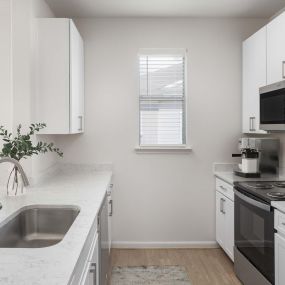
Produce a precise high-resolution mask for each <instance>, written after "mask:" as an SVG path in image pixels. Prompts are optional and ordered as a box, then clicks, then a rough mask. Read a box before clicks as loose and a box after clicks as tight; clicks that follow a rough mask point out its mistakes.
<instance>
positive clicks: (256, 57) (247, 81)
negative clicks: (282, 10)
mask: <svg viewBox="0 0 285 285" xmlns="http://www.w3.org/2000/svg"><path fill="white" fill-rule="evenodd" d="M242 76H243V86H242V88H243V89H242V129H243V133H265V132H264V131H261V130H259V120H260V119H259V88H260V87H262V86H265V85H266V27H264V28H262V29H261V30H259V31H258V32H256V33H255V34H254V35H252V36H251V37H250V38H248V39H247V40H246V41H244V42H243V75H242Z"/></svg>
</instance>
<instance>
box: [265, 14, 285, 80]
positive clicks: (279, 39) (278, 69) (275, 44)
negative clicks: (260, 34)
mask: <svg viewBox="0 0 285 285" xmlns="http://www.w3.org/2000/svg"><path fill="white" fill-rule="evenodd" d="M284 31H285V12H283V13H282V14H281V15H279V16H278V17H276V18H275V19H273V20H272V21H271V22H270V23H269V24H268V25H267V84H272V83H275V82H278V81H281V80H284V72H285V70H283V68H284V61H285V36H284Z"/></svg>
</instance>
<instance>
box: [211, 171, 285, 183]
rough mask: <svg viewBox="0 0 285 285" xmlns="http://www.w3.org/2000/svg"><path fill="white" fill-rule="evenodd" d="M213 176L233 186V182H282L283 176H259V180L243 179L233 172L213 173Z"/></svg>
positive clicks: (284, 176)
mask: <svg viewBox="0 0 285 285" xmlns="http://www.w3.org/2000/svg"><path fill="white" fill-rule="evenodd" d="M214 175H215V176H216V177H218V178H220V179H222V180H224V181H225V182H228V183H230V184H232V185H233V184H234V182H244V181H281V180H282V181H284V180H285V175H284V174H283V173H282V174H279V175H268V174H267V175H261V177H260V178H244V177H240V176H237V175H235V174H234V173H233V171H215V172H214Z"/></svg>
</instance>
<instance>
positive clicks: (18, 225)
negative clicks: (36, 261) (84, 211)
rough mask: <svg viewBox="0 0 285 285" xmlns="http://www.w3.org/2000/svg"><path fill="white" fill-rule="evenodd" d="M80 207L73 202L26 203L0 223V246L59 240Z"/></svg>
mask: <svg viewBox="0 0 285 285" xmlns="http://www.w3.org/2000/svg"><path fill="white" fill-rule="evenodd" d="M79 212H80V210H79V208H78V207H75V206H43V205H42V206H29V207H24V208H22V209H20V210H19V211H18V212H17V213H16V214H15V215H12V216H11V217H9V218H8V219H7V220H6V221H4V222H3V223H2V224H1V225H0V248H40V247H48V246H51V245H54V244H57V243H58V242H60V241H61V240H62V239H63V238H64V236H65V234H66V233H67V232H68V230H69V229H70V227H71V225H72V224H73V222H74V220H75V219H76V217H77V216H78V214H79Z"/></svg>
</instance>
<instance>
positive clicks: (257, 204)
mask: <svg viewBox="0 0 285 285" xmlns="http://www.w3.org/2000/svg"><path fill="white" fill-rule="evenodd" d="M234 192H235V195H237V196H238V197H239V198H240V199H242V200H243V201H245V202H247V203H248V204H250V205H252V206H255V207H257V208H259V209H262V210H264V211H267V212H270V210H271V206H270V205H268V204H264V203H262V202H259V201H257V200H254V199H251V198H250V197H248V196H246V195H244V194H241V193H240V192H239V191H237V190H234Z"/></svg>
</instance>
